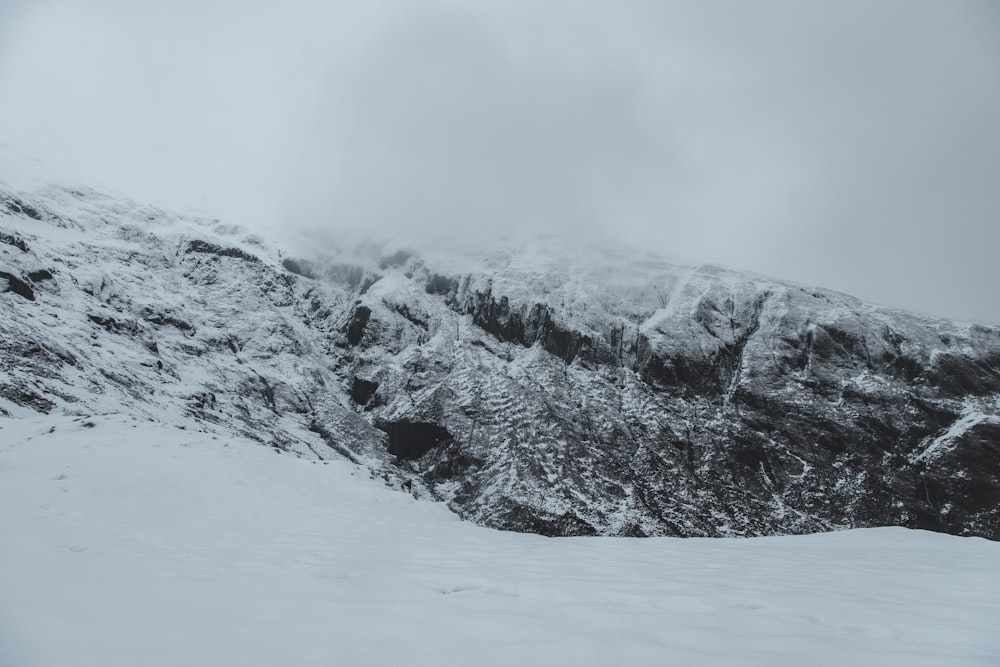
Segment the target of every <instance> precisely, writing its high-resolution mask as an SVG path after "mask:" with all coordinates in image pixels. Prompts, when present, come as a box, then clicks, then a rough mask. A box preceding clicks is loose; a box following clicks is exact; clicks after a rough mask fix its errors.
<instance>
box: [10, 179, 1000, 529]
mask: <svg viewBox="0 0 1000 667" xmlns="http://www.w3.org/2000/svg"><path fill="white" fill-rule="evenodd" d="M459 260H460V261H459ZM26 411H40V412H51V411H73V412H78V413H88V412H95V411H100V412H122V411H128V412H131V413H134V414H143V415H146V416H148V418H150V419H154V420H160V421H169V422H172V423H175V424H176V425H177V426H178V427H181V428H189V429H199V430H203V431H205V433H206V437H225V434H226V433H229V432H239V433H241V434H244V435H247V436H250V437H252V438H254V439H256V440H258V441H260V442H262V443H264V444H267V445H269V446H272V447H274V448H275V449H276V450H278V451H282V452H288V453H291V454H295V455H299V456H309V457H317V458H325V457H329V456H344V457H348V458H351V459H352V460H354V461H355V462H357V463H359V464H361V465H364V466H367V467H368V468H369V469H370V470H371V471H372V474H373V475H378V476H380V477H382V478H383V479H385V481H386V482H387V483H388V484H391V485H394V486H400V487H403V488H405V489H407V490H409V491H410V492H411V493H414V494H415V495H418V496H425V497H433V498H437V499H440V500H444V501H446V502H448V503H449V505H450V506H451V507H452V508H453V509H454V511H456V512H457V513H459V514H460V515H462V516H464V517H466V518H469V519H471V520H473V521H476V522H479V523H482V524H485V525H488V526H494V527H497V528H503V529H510V530H523V531H533V532H539V533H544V534H549V535H585V534H612V535H654V534H656V535H661V534H669V535H719V536H723V535H761V534H773V533H800V532H810V531H817V530H827V529H832V528H838V527H851V526H876V525H902V526H911V527H920V528H928V529H932V530H939V531H946V532H952V533H957V534H966V535H981V536H986V537H990V538H992V539H1000V329H998V328H996V327H988V326H980V325H968V324H956V323H952V322H946V321H941V320H934V319H928V318H921V317H916V316H913V315H909V314H906V313H901V312H895V311H890V310H887V309H882V308H876V307H873V306H870V305H867V304H864V303H862V302H860V301H858V300H856V299H852V298H850V297H847V296H845V295H842V294H837V293H833V292H828V291H823V290H815V289H807V288H804V287H801V286H798V285H792V284H788V283H783V282H780V281H775V280H771V279H768V278H763V277H759V276H750V275H744V274H739V273H734V272H732V271H727V270H725V269H721V268H717V267H711V266H700V267H678V266H674V265H671V264H669V263H666V262H663V261H661V260H658V259H656V258H655V257H650V256H640V255H638V254H636V253H629V252H626V251H622V250H615V249H610V250H609V249H607V248H604V249H600V250H599V251H596V250H594V249H592V248H584V247H576V246H574V247H563V246H561V245H559V244H558V243H555V242H552V241H547V242H539V243H536V244H533V245H530V246H526V247H522V248H508V249H503V250H500V249H496V250H492V251H487V252H483V253H481V254H480V256H478V257H472V258H466V257H462V258H455V257H448V256H446V255H443V254H441V253H423V254H416V253H413V252H410V251H404V250H398V249H394V248H392V249H390V248H388V247H382V248H376V249H374V250H372V251H371V252H369V253H368V254H367V255H364V254H362V255H357V256H354V257H352V258H350V259H344V258H343V257H340V258H337V259H325V260H317V259H313V260H306V259H298V258H295V259H291V258H288V257H282V256H281V255H280V253H279V252H278V251H277V250H276V249H274V248H273V247H271V246H269V245H268V244H267V243H265V242H264V241H262V240H261V239H258V238H256V237H254V236H252V235H248V234H247V233H246V232H244V231H241V230H240V229H238V228H236V227H232V226H227V225H223V224H221V223H219V222H217V221H208V220H199V219H194V218H187V217H184V216H178V215H173V214H169V213H166V212H164V211H161V210H158V209H155V208H152V207H147V206H141V205H138V204H135V203H133V202H127V201H121V200H117V199H112V198H109V197H105V196H103V195H101V194H100V193H97V192H93V191H90V190H84V189H75V190H69V189H64V188H47V189H43V190H38V191H16V190H14V189H12V188H10V187H2V184H0V416H2V415H11V416H17V415H18V414H23V413H24V412H26ZM137 437H141V434H140V435H138V436H137Z"/></svg>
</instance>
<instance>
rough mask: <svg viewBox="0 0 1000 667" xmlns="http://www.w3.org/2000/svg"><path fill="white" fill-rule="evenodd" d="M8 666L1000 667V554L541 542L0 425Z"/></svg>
mask: <svg viewBox="0 0 1000 667" xmlns="http://www.w3.org/2000/svg"><path fill="white" fill-rule="evenodd" d="M0 534H2V535H3V538H2V539H0V665H4V666H5V667H8V666H9V667H34V666H38V667H41V666H45V667H58V666H64V665H65V666H69V665H72V666H74V667H87V666H94V667H98V666H99V667H115V666H129V667H131V666H134V665H144V666H146V667H155V666H158V665H163V666H167V665H169V666H171V667H174V666H177V665H185V666H192V667H193V666H198V665H212V666H218V665H240V666H241V667H253V666H256V665H262V666H263V665H267V666H274V665H287V666H298V665H411V666H413V665H434V666H435V667H441V666H445V665H512V664H513V665H552V664H571V665H609V664H618V665H642V664H648V665H654V664H662V665H667V664H677V665H734V664H747V665H754V664H759V665H803V664H809V665H888V664H902V665H907V666H908V667H914V666H917V665H953V666H954V665H996V664H998V663H1000V633H997V628H1000V568H997V564H998V563H1000V543H996V542H989V541H986V540H983V539H978V538H960V537H955V536H950V535H942V534H936V533H928V532H921V531H909V530H905V529H901V528H889V529H868V530H854V531H844V532H837V533H828V534H819V535H808V536H794V537H772V538H755V539H730V540H721V539H687V540H684V539H675V538H646V539H629V538H545V537H540V536H537V535H527V534H515V533H503V532H496V531H491V530H489V529H485V528H480V527H477V526H474V525H471V524H468V523H464V522H462V521H460V520H459V519H458V518H457V517H456V516H455V515H454V514H452V513H451V512H449V511H448V510H447V508H446V507H445V506H444V505H443V504H440V503H429V502H421V501H417V500H414V499H413V498H411V497H409V496H408V495H406V494H402V493H398V492H393V491H390V490H388V489H386V488H384V486H383V484H382V483H381V481H380V480H372V479H370V473H369V471H368V470H367V469H366V468H362V467H359V466H355V465H353V464H351V463H348V462H346V461H342V460H335V461H328V462H322V461H315V460H306V459H302V458H295V457H293V456H291V455H289V454H280V453H276V452H275V451H273V450H271V449H268V448H266V447H261V446H260V445H259V444H257V443H253V442H250V441H247V440H242V439H239V438H235V437H227V436H225V435H221V434H218V433H212V432H209V431H204V432H199V431H196V430H194V429H193V428H190V424H189V428H185V429H182V428H179V427H178V426H177V425H173V424H171V423H168V422H164V421H153V420H150V419H148V418H137V417H132V416H126V415H102V416H91V417H88V416H77V417H73V416H35V417H30V418H26V419H0Z"/></svg>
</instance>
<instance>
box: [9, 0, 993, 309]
mask: <svg viewBox="0 0 1000 667" xmlns="http://www.w3.org/2000/svg"><path fill="white" fill-rule="evenodd" d="M12 6H14V7H16V11H15V12H13V13H11V12H10V11H8V12H7V14H6V15H2V16H0V18H2V19H4V20H3V21H2V23H4V24H6V26H7V29H6V32H5V33H4V34H3V35H2V36H3V38H4V39H3V41H4V42H5V45H4V47H3V48H2V49H0V97H2V99H4V100H5V104H4V105H2V107H0V128H16V132H15V131H14V130H13V129H8V130H7V131H6V132H4V131H0V141H6V142H8V143H19V144H21V145H23V147H24V148H26V149H29V150H32V151H34V152H36V153H37V154H39V155H40V156H41V157H44V158H48V159H53V160H56V161H62V162H65V163H70V164H72V165H73V166H76V167H78V168H79V170H80V171H83V172H85V173H86V174H87V175H88V176H89V177H91V178H93V179H97V180H102V181H106V182H108V183H113V184H116V185H120V186H121V187H122V188H124V189H126V190H128V191H131V192H134V193H135V194H136V195H137V196H142V197H146V198H154V199H159V200H162V201H167V202H175V203H180V204H184V205H190V204H197V205H199V206H203V207H205V208H207V209H209V210H215V211H217V212H219V213H221V214H223V215H227V216H228V217H234V218H236V219H237V220H246V221H252V220H257V221H259V222H261V223H263V224H267V225H269V226H271V227H272V230H273V231H274V233H277V234H281V233H284V232H286V231H288V230H294V229H303V228H310V227H312V228H322V229H326V230H341V229H344V228H347V227H351V226H362V227H364V228H366V229H380V230H383V231H384V232H385V233H391V234H402V233H405V234H410V235H423V236H435V237H444V238H448V237H452V238H462V239H465V240H467V241H470V242H473V243H489V242H490V241H491V239H493V238H496V237H497V235H502V234H505V233H521V232H529V231H531V232H534V231H539V230H542V231H550V232H554V233H560V234H566V233H573V234H587V235H591V236H595V237H598V238H602V237H613V238H615V239H620V240H624V241H626V242H630V243H633V244H637V245H641V246H642V247H644V248H648V249H653V250H658V251H659V252H662V253H665V254H668V255H672V256H675V257H678V258H680V259H686V260H696V261H713V262H719V263H725V264H730V265H733V266H735V267H740V268H748V269H753V270H757V271H761V272H765V273H770V274H773V275H778V276H783V277H787V278H790V279H795V280H800V281H804V282H809V283H814V284H822V285H825V286H828V287H833V288H835V289H841V290H844V291H848V292H851V293H854V294H857V295H859V296H862V297H864V298H869V299H874V300H876V301H879V302H883V303H887V304H891V305H898V306H902V307H908V308H913V309H916V310H920V311H924V312H933V313H940V314H944V315H950V316H957V317H966V318H974V319H987V320H993V321H998V322H1000V302H998V301H997V299H996V298H995V295H994V293H993V286H994V285H996V284H1000V263H998V262H996V261H995V259H994V258H993V257H992V255H993V253H994V249H995V248H996V247H1000V224H998V222H997V221H998V220H1000V194H997V192H998V188H996V186H995V182H996V181H997V178H998V176H1000V127H998V124H997V123H996V118H998V117H1000V12H998V11H997V10H996V8H995V5H994V4H992V3H989V2H980V1H976V0H969V1H961V0H959V1H956V2H950V3H938V2H929V1H924V0H913V1H903V0H895V1H887V2H880V3H875V4H872V3H868V2H860V1H854V0H849V1H847V2H839V3H823V4H814V3H808V4H806V3H801V2H792V1H789V0H771V1H770V2H765V3H752V4H751V3H744V2H728V1H724V0H719V1H716V2H653V1H644V0H632V1H629V2H621V3H614V4H613V5H612V4H606V3H600V2H586V1H581V2H560V1H559V0H551V1H549V2H506V3H487V2H473V1H468V0H466V1H461V0H436V1H422V2H418V1H411V2H399V1H381V2H370V3H329V2H319V1H318V0H289V2H285V3H267V2H257V3H235V2H229V1H228V0H206V1H204V2H193V1H182V2H177V3H170V4H153V3H134V2H119V1H115V0H103V1H101V0H78V1H76V2H68V1H61V0H49V1H48V2H44V1H40V2H38V3H31V4H30V6H29V4H27V3H21V4H20V5H16V6H15V5H9V4H8V5H4V8H5V10H6V9H7V8H8V7H12ZM11 26H13V27H11ZM8 37H9V39H8Z"/></svg>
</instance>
